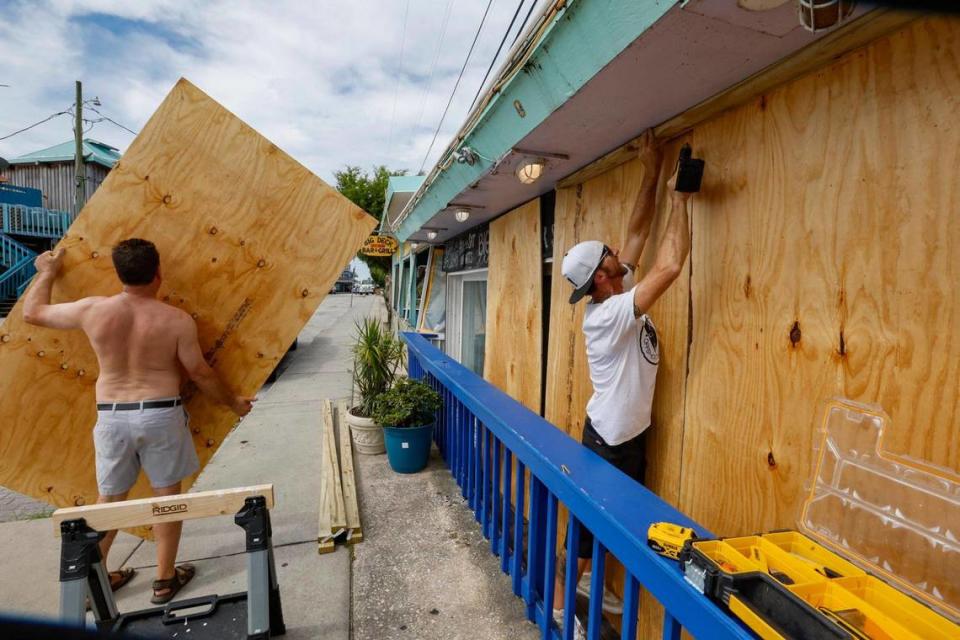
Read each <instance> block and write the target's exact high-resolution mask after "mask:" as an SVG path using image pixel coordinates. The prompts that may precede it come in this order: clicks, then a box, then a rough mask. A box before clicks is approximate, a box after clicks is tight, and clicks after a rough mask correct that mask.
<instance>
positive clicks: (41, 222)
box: [0, 203, 74, 238]
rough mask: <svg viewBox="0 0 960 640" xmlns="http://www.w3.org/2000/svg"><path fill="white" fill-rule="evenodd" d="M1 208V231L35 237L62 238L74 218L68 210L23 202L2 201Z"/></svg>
mask: <svg viewBox="0 0 960 640" xmlns="http://www.w3.org/2000/svg"><path fill="white" fill-rule="evenodd" d="M0 210H2V224H3V227H2V228H0V231H2V232H3V233H11V234H14V235H20V236H31V237H34V238H62V237H63V236H64V235H66V233H67V229H69V228H70V224H71V223H72V222H73V218H74V217H73V215H72V214H70V213H67V212H66V211H53V210H51V209H45V208H43V207H28V206H26V205H22V204H9V203H0Z"/></svg>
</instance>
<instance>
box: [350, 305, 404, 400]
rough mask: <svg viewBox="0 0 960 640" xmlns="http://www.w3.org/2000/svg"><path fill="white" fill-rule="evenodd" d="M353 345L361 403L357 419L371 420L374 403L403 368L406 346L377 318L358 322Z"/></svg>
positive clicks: (355, 380) (356, 381) (354, 370)
mask: <svg viewBox="0 0 960 640" xmlns="http://www.w3.org/2000/svg"><path fill="white" fill-rule="evenodd" d="M356 327H357V334H356V341H355V342H354V345H353V355H354V369H353V380H354V383H355V384H356V386H357V390H358V391H359V393H360V403H359V404H358V405H357V406H356V407H355V408H354V410H353V413H354V415H357V416H361V417H364V418H368V417H370V414H371V412H372V410H373V402H374V400H376V398H377V396H379V395H380V394H381V393H383V392H385V391H386V390H387V389H389V388H390V385H392V384H393V381H394V379H395V378H396V377H397V370H398V369H400V367H401V366H402V365H403V355H404V349H403V343H402V342H400V340H398V339H397V338H395V337H394V336H393V334H392V333H390V331H389V330H388V329H385V328H384V327H383V325H382V324H381V322H380V320H378V319H377V318H364V319H363V320H361V321H359V322H357V325H356Z"/></svg>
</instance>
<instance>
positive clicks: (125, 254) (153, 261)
mask: <svg viewBox="0 0 960 640" xmlns="http://www.w3.org/2000/svg"><path fill="white" fill-rule="evenodd" d="M159 267H160V254H159V253H158V252H157V247H156V246H154V244H153V243H152V242H150V241H149V240H142V239H140V238H130V239H128V240H124V241H123V242H121V243H119V244H118V245H117V246H115V247H114V248H113V268H114V269H116V270H117V276H118V277H119V278H120V282H122V283H123V284H128V285H130V286H135V287H136V286H143V285H145V284H150V283H151V282H153V279H154V278H155V277H156V275H157V269H158V268H159Z"/></svg>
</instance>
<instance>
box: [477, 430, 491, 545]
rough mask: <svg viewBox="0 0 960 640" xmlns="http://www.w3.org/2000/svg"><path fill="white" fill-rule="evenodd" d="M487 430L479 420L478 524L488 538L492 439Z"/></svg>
mask: <svg viewBox="0 0 960 640" xmlns="http://www.w3.org/2000/svg"><path fill="white" fill-rule="evenodd" d="M488 435H489V433H488V430H487V428H486V427H485V426H484V425H483V423H482V422H480V421H479V420H477V438H478V439H479V440H478V442H477V454H478V456H477V462H478V463H479V466H480V473H478V474H477V501H476V504H477V513H476V516H477V522H479V523H480V531H481V532H482V533H483V535H484V536H486V535H487V534H488V533H489V522H490V520H489V519H488V517H487V498H488V493H487V484H489V482H490V475H489V473H490V472H489V470H488V466H489V465H488V464H487V461H488V460H489V458H490V439H489V438H488V437H487V436H488Z"/></svg>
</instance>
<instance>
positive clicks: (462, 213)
mask: <svg viewBox="0 0 960 640" xmlns="http://www.w3.org/2000/svg"><path fill="white" fill-rule="evenodd" d="M453 217H454V218H456V219H457V222H466V221H467V219H468V218H470V212H469V211H467V210H466V209H457V212H456V213H455V214H453Z"/></svg>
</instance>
